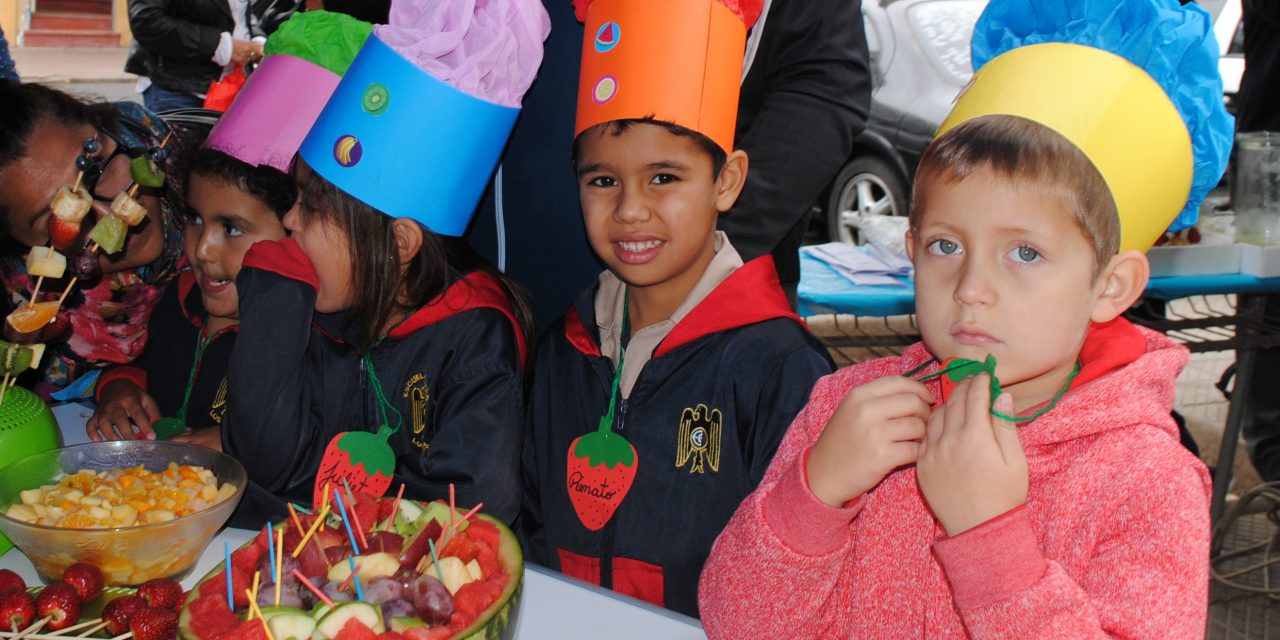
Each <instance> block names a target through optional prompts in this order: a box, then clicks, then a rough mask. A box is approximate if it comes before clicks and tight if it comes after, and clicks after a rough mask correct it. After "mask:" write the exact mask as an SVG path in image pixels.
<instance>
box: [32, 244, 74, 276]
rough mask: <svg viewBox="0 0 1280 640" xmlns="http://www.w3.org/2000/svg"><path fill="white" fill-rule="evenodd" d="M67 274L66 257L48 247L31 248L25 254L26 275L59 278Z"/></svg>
mask: <svg viewBox="0 0 1280 640" xmlns="http://www.w3.org/2000/svg"><path fill="white" fill-rule="evenodd" d="M66 272H67V257H66V256H64V255H62V254H61V253H58V252H57V251H54V250H53V249H50V248H49V247H31V251H29V252H28V253H27V274H29V275H31V276H32V277H36V276H41V277H45V278H53V279H57V278H61V277H62V276H63V274H65V273H66Z"/></svg>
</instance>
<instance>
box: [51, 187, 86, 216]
mask: <svg viewBox="0 0 1280 640" xmlns="http://www.w3.org/2000/svg"><path fill="white" fill-rule="evenodd" d="M92 206H93V198H92V197H91V196H90V195H89V192H88V191H86V190H85V189H84V187H80V190H79V191H76V192H75V193H72V192H71V187H69V186H67V185H65V184H64V185H62V186H61V187H59V188H58V192H57V193H55V194H53V202H50V203H49V209H50V210H51V211H53V215H55V216H58V217H59V218H60V219H62V220H65V221H66V222H71V223H76V224H79V222H80V221H81V220H84V217H85V216H86V215H88V214H89V209H90V208H91V207H92Z"/></svg>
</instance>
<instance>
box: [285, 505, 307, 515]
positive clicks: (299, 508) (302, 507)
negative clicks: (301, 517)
mask: <svg viewBox="0 0 1280 640" xmlns="http://www.w3.org/2000/svg"><path fill="white" fill-rule="evenodd" d="M289 506H290V507H293V508H294V509H297V510H298V511H300V512H302V513H305V514H307V515H311V510H310V509H308V508H306V507H304V506H302V505H300V504H294V503H292V502H290V503H289Z"/></svg>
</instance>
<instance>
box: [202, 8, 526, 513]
mask: <svg viewBox="0 0 1280 640" xmlns="http://www.w3.org/2000/svg"><path fill="white" fill-rule="evenodd" d="M548 28H549V25H548V24H547V18H546V14H545V13H544V12H543V11H542V7H541V5H540V4H538V3H537V2H536V0H488V1H487V2H481V1H473V2H450V3H438V2H435V0H397V2H396V4H395V5H394V6H393V7H392V12H391V16H390V23H389V24H387V25H379V26H378V27H376V28H375V29H374V34H373V35H372V36H370V37H369V39H368V41H367V42H366V43H365V45H364V47H363V48H362V49H361V50H360V53H359V54H358V55H357V57H356V60H355V61H354V62H352V65H351V68H350V69H349V70H348V71H347V74H346V75H345V76H344V77H343V79H342V81H341V82H340V83H339V85H338V87H337V88H336V89H335V90H334V92H333V96H332V97H331V98H330V99H329V101H328V103H327V104H326V105H325V108H324V111H323V112H322V113H321V115H320V116H319V118H318V119H317V120H316V123H315V126H313V127H312V128H311V130H310V132H309V133H308V134H307V137H306V139H305V140H304V141H303V143H302V146H301V147H300V149H299V152H298V159H297V161H296V168H295V175H296V176H297V180H298V192H299V200H298V204H297V205H296V206H295V207H294V209H293V210H291V211H290V212H289V213H288V214H287V215H286V216H285V219H284V223H285V227H286V228H287V229H289V231H290V232H291V237H290V238H289V239H287V240H283V241H279V242H260V243H258V244H256V245H254V246H253V248H251V249H250V250H249V253H248V254H247V255H246V256H245V259H244V262H243V264H242V266H241V271H240V274H239V276H238V277H237V279H236V288H237V289H238V290H239V294H240V318H241V320H242V322H241V325H242V326H241V329H240V335H239V336H238V337H237V339H236V345H235V347H234V348H233V350H232V354H231V373H230V378H229V379H230V391H229V394H228V398H229V402H230V405H231V408H230V411H229V414H228V416H227V419H226V421H225V422H224V425H223V430H222V445H223V450H225V451H226V452H227V453H229V454H231V455H233V456H235V457H236V458H237V459H239V460H241V461H242V462H243V463H244V465H245V468H246V469H247V470H248V472H249V479H250V485H249V487H248V489H247V491H246V494H245V498H244V502H243V503H242V504H241V507H240V508H239V509H238V511H237V514H236V515H235V517H234V518H233V519H234V520H235V521H236V522H244V523H261V522H262V521H263V520H264V519H266V518H279V517H282V516H285V515H287V511H285V503H286V502H287V501H293V502H302V503H309V502H312V501H313V496H314V495H315V489H321V490H322V489H323V487H324V484H325V482H324V479H323V478H324V477H326V476H327V474H329V473H331V472H332V471H333V469H332V468H326V469H321V468H320V465H321V461H322V459H324V457H325V456H324V454H325V450H326V447H327V446H328V445H329V444H330V442H331V441H332V439H333V438H334V437H335V436H338V435H339V434H341V433H343V432H361V431H362V432H368V433H370V434H373V435H375V436H377V437H379V438H380V439H382V440H383V441H385V442H386V443H387V446H388V447H389V448H390V452H389V455H392V456H394V470H393V472H392V473H387V474H386V475H393V476H394V483H395V484H400V483H403V484H404V485H405V492H404V496H405V497H407V498H413V499H418V500H435V499H442V498H443V499H447V498H450V496H451V495H452V494H453V493H454V490H452V489H451V488H450V487H451V486H453V487H455V488H456V495H457V501H458V503H459V504H461V505H468V506H470V505H476V504H479V503H482V502H483V503H484V510H485V511H486V512H487V513H491V514H493V515H494V516H495V517H498V518H502V519H504V520H506V521H508V522H510V521H512V520H514V519H515V517H516V514H517V512H518V510H519V506H520V481H519V465H520V460H519V455H520V454H519V451H520V437H521V436H520V433H521V428H522V426H523V412H524V394H523V379H524V375H523V374H524V370H523V363H524V358H525V356H526V353H525V351H526V348H525V343H526V341H527V340H528V339H529V332H530V324H531V320H530V319H529V314H528V312H527V310H526V308H525V306H524V305H523V303H522V300H521V299H520V297H519V294H518V293H517V292H516V291H515V290H514V289H513V288H512V287H511V286H510V285H509V283H508V282H507V281H506V280H505V279H504V278H502V277H501V274H499V273H497V272H496V271H495V270H494V269H493V268H492V267H490V266H489V265H487V264H486V263H484V261H483V260H482V259H481V258H479V256H477V255H475V253H474V252H473V251H472V250H471V249H470V248H469V247H468V246H467V245H466V243H465V242H464V241H462V240H461V238H459V237H458V236H460V235H461V234H462V232H463V231H464V230H465V229H466V225H467V222H468V221H469V220H470V218H471V215H472V213H473V212H474V210H475V205H476V201H477V200H478V199H479V196H480V192H481V191H482V190H483V189H484V185H485V183H486V182H487V181H488V179H489V175H490V174H491V172H492V171H493V167H494V165H495V164H496V163H497V158H498V155H499V154H500V153H501V150H502V146H503V144H504V143H505V141H506V137H507V135H508V134H509V133H510V130H511V124H512V122H513V121H514V120H515V118H516V116H517V114H518V111H519V109H518V105H519V104H520V98H521V96H522V95H523V94H524V92H525V90H526V89H527V88H528V86H529V83H530V82H532V81H533V77H534V75H535V74H536V72H537V69H538V65H539V63H540V62H541V60H542V40H543V39H544V38H545V37H546V34H547V29H548ZM424 113H434V114H436V117H433V118H424V117H423V115H422V114H424ZM335 446H336V444H335ZM384 450H385V449H384ZM386 471H392V470H391V469H386ZM318 475H320V476H321V480H320V482H319V484H317V476H318ZM340 486H341V485H339V486H335V487H332V488H335V489H336V488H339V487H340ZM351 489H352V491H361V490H365V491H371V492H373V493H379V494H380V492H381V489H378V490H373V489H368V488H366V487H362V486H360V483H358V482H355V481H353V482H352V483H351ZM252 526H259V525H258V524H253V525H252Z"/></svg>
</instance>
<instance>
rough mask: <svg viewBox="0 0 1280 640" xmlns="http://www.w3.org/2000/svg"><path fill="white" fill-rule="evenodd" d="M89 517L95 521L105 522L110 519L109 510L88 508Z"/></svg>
mask: <svg viewBox="0 0 1280 640" xmlns="http://www.w3.org/2000/svg"><path fill="white" fill-rule="evenodd" d="M89 515H91V516H93V517H94V519H96V520H106V519H107V518H110V517H111V510H110V509H103V508H102V507H89Z"/></svg>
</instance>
